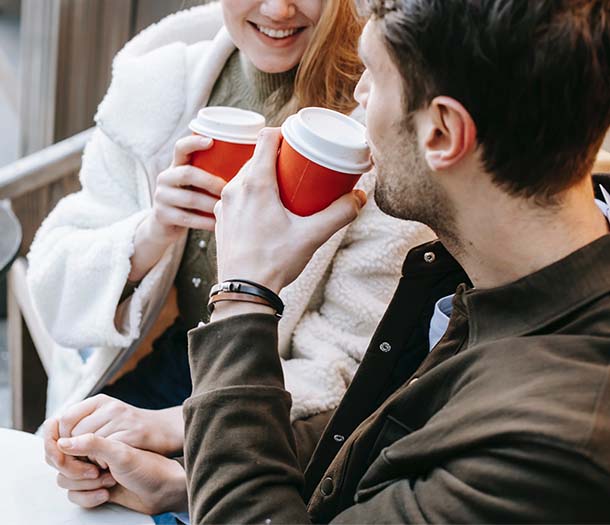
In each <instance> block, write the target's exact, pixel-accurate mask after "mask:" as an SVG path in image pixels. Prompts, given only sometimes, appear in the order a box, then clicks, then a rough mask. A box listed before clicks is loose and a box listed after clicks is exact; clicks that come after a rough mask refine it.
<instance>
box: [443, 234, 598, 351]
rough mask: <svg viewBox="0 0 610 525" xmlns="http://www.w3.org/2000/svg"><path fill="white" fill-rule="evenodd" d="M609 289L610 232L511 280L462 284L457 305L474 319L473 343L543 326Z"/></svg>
mask: <svg viewBox="0 0 610 525" xmlns="http://www.w3.org/2000/svg"><path fill="white" fill-rule="evenodd" d="M608 293H610V235H605V236H603V237H601V238H600V239H597V240H596V241H594V242H592V243H590V244H589V245H587V246H585V247H584V248H581V249H580V250H578V251H576V252H574V253H572V254H571V255H569V256H567V257H565V258H564V259H562V260H560V261H557V262H555V263H553V264H551V265H550V266H547V267H546V268H543V269H542V270H539V271H537V272H535V273H533V274H531V275H528V276H526V277H524V278H522V279H519V280H518V281H515V282H513V283H511V284H508V285H505V286H501V287H498V288H493V289H489V290H476V289H470V290H467V289H466V288H465V287H462V288H461V289H460V290H459V291H458V293H457V295H456V299H455V303H454V304H455V305H456V308H460V306H461V307H462V308H464V309H465V311H466V312H467V315H468V319H469V340H468V346H472V345H475V344H479V343H485V342H489V341H493V340H498V339H503V338H506V337H511V336H523V335H526V334H528V333H532V332H534V331H536V330H539V329H542V328H544V327H546V326H548V325H549V324H551V323H553V322H554V321H558V320H559V319H561V318H562V317H564V316H566V315H568V314H570V313H571V312H573V311H575V310H576V309H578V308H581V307H583V306H585V305H587V304H589V303H591V302H593V301H595V300H597V299H599V298H600V297H602V296H603V295H606V294H608Z"/></svg>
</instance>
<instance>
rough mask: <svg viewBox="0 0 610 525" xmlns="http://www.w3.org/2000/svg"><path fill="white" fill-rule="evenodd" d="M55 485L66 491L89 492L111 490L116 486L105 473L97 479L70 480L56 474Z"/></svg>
mask: <svg viewBox="0 0 610 525" xmlns="http://www.w3.org/2000/svg"><path fill="white" fill-rule="evenodd" d="M57 485H58V486H59V487H60V488H62V489H66V490H77V491H89V490H98V489H104V488H106V489H109V488H112V487H114V486H115V485H116V481H115V479H114V478H113V477H112V474H110V473H106V474H104V475H102V476H100V477H99V478H97V479H70V478H68V477H66V476H64V475H63V474H62V473H59V474H57Z"/></svg>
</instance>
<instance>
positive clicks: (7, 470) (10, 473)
mask: <svg viewBox="0 0 610 525" xmlns="http://www.w3.org/2000/svg"><path fill="white" fill-rule="evenodd" d="M55 477H56V472H55V471H54V470H53V469H52V468H51V467H49V466H48V465H47V464H46V463H45V461H44V449H43V444H42V439H40V438H39V437H37V436H34V435H32V434H24V433H23V432H16V431H14V430H7V429H0V523H3V524H4V523H6V524H9V523H10V524H11V525H33V524H41V525H42V524H44V525H150V524H152V523H153V520H152V518H150V517H149V516H145V515H143V514H139V513H137V512H132V511H130V510H127V509H124V508H122V507H118V506H116V505H104V506H102V507H100V508H98V509H94V510H84V509H81V508H80V507H77V506H76V505H74V504H72V503H70V502H69V501H68V498H67V496H66V491H64V490H62V489H60V488H59V487H58V486H57V485H56V484H55Z"/></svg>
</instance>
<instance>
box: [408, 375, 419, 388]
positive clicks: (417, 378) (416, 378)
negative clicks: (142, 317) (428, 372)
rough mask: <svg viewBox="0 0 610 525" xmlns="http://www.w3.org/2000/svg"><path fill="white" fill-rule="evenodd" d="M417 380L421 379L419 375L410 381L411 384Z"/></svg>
mask: <svg viewBox="0 0 610 525" xmlns="http://www.w3.org/2000/svg"><path fill="white" fill-rule="evenodd" d="M416 381H419V377H414V378H413V379H411V381H409V386H411V385H412V384H413V383H415V382H416Z"/></svg>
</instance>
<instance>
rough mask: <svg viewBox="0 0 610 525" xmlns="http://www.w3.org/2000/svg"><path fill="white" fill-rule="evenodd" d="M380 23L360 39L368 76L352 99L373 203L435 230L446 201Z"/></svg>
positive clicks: (442, 219)
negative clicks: (372, 178) (365, 145)
mask: <svg viewBox="0 0 610 525" xmlns="http://www.w3.org/2000/svg"><path fill="white" fill-rule="evenodd" d="M380 24H381V23H380V22H377V21H375V20H371V21H369V22H368V24H367V25H366V27H365V28H364V32H363V34H362V38H361V40H360V54H361V58H362V60H363V62H364V64H365V66H366V71H365V73H364V75H363V76H362V79H361V80H360V82H359V84H358V86H357V87H356V92H355V96H356V100H358V102H359V103H360V104H362V106H363V107H364V108H365V110H366V127H367V136H368V142H369V145H370V147H371V152H372V155H373V159H374V161H375V169H376V174H377V186H376V190H375V200H376V201H377V204H378V205H379V207H380V208H381V210H382V211H384V212H385V213H387V214H388V215H392V216H393V217H397V218H400V219H407V220H415V221H419V222H423V223H424V224H427V225H428V226H430V227H431V228H433V229H435V230H436V231H437V233H440V232H439V231H438V230H439V229H442V228H443V225H444V223H445V222H446V221H447V220H449V217H447V215H448V211H447V208H446V198H445V196H444V194H443V191H442V188H441V187H439V185H438V183H437V182H436V181H435V180H434V178H433V177H432V171H431V170H430V168H429V167H428V164H427V163H426V161H425V159H424V156H423V154H422V150H421V148H420V144H419V141H418V133H417V124H416V123H417V118H418V114H417V112H411V113H407V112H406V108H405V104H404V99H403V93H404V82H403V80H402V76H401V74H400V72H399V70H398V68H397V67H396V66H395V64H394V62H393V60H392V57H391V56H390V54H389V52H388V50H387V48H386V46H385V44H384V42H383V35H382V32H381V28H380Z"/></svg>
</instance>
